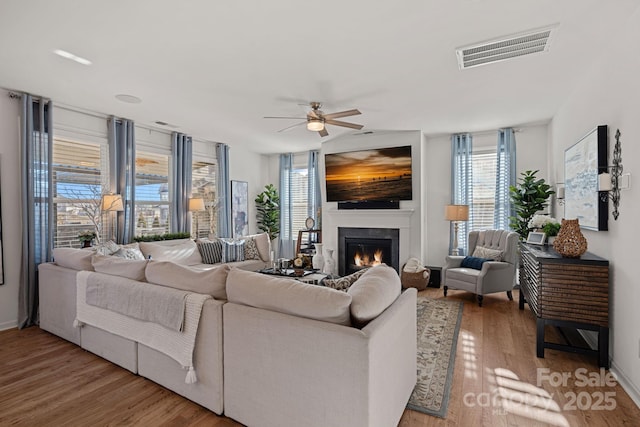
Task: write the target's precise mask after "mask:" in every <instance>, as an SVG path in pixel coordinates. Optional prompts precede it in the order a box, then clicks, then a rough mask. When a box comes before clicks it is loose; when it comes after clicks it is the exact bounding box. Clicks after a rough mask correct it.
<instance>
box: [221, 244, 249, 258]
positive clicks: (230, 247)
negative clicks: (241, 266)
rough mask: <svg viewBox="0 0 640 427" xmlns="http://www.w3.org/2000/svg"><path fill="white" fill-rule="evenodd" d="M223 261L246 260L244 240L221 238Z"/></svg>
mask: <svg viewBox="0 0 640 427" xmlns="http://www.w3.org/2000/svg"><path fill="white" fill-rule="evenodd" d="M221 241H222V262H236V261H244V240H221Z"/></svg>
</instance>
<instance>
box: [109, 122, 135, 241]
mask: <svg viewBox="0 0 640 427" xmlns="http://www.w3.org/2000/svg"><path fill="white" fill-rule="evenodd" d="M107 125H108V136H109V177H110V181H111V183H110V186H111V192H112V193H114V194H120V195H121V196H122V204H123V207H124V210H123V211H122V212H116V214H117V220H116V242H117V243H124V244H126V243H129V242H131V241H132V239H133V235H134V233H135V230H136V223H135V220H136V218H135V199H136V197H135V189H136V138H135V126H134V123H133V121H131V120H126V119H120V118H117V117H113V116H112V117H110V118H109V119H108V120H107Z"/></svg>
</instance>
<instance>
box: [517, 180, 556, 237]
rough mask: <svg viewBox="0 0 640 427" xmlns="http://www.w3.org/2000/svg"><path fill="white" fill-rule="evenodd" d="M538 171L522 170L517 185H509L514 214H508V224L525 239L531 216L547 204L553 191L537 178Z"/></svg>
mask: <svg viewBox="0 0 640 427" xmlns="http://www.w3.org/2000/svg"><path fill="white" fill-rule="evenodd" d="M538 172H539V171H537V170H536V171H526V172H522V173H521V175H522V177H521V178H520V182H519V183H518V184H517V185H512V186H510V187H509V194H510V196H511V202H512V203H513V205H514V208H515V211H516V216H510V217H509V219H510V221H511V222H510V224H509V225H510V226H511V229H512V230H513V231H515V232H516V233H518V234H519V235H520V239H522V240H525V239H526V238H527V236H528V234H529V221H531V219H532V218H533V216H534V215H535V214H536V213H537V212H539V211H541V210H542V209H544V208H545V207H546V206H547V203H548V200H549V197H551V195H552V194H554V193H555V191H553V190H552V189H551V186H550V185H549V184H547V183H546V182H545V180H544V179H542V178H541V179H538V178H537V177H536V173H538Z"/></svg>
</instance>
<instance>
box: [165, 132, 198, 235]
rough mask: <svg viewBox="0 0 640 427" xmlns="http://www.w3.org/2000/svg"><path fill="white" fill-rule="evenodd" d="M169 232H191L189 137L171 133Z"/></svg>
mask: <svg viewBox="0 0 640 427" xmlns="http://www.w3.org/2000/svg"><path fill="white" fill-rule="evenodd" d="M171 154H172V156H171V162H172V166H173V168H172V169H173V172H172V174H171V208H170V209H171V211H170V214H169V216H170V217H171V232H172V233H186V232H190V231H191V221H190V218H189V197H191V168H192V164H193V155H192V143H191V137H190V136H187V135H185V134H183V133H178V132H172V133H171Z"/></svg>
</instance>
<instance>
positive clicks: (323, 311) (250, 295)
mask: <svg viewBox="0 0 640 427" xmlns="http://www.w3.org/2000/svg"><path fill="white" fill-rule="evenodd" d="M227 298H228V300H229V302H235V303H238V304H244V305H249V306H251V307H257V308H263V309H266V310H272V311H277V312H279V313H285V314H291V315H294V316H299V317H306V318H309V319H315V320H322V321H324V322H331V323H337V324H339V325H350V324H351V320H350V313H349V306H350V305H351V295H348V294H346V293H344V292H340V291H336V290H334V289H329V288H324V287H322V286H316V285H310V284H308V283H302V282H299V281H297V280H294V279H287V278H282V277H274V276H268V275H266V274H261V273H254V272H251V271H244V270H240V269H238V268H232V269H231V271H229V275H228V276H227Z"/></svg>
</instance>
